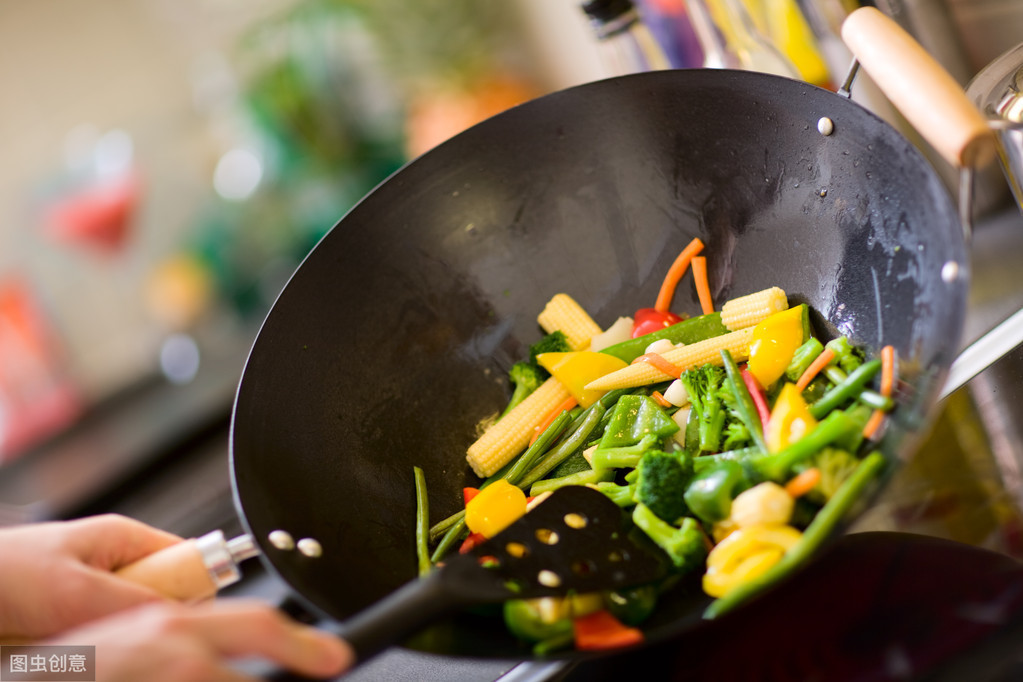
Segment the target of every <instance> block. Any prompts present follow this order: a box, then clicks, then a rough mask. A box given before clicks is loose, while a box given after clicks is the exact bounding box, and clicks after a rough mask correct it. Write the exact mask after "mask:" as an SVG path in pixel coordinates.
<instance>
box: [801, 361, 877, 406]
mask: <svg viewBox="0 0 1023 682" xmlns="http://www.w3.org/2000/svg"><path fill="white" fill-rule="evenodd" d="M880 369H881V360H880V359H879V358H874V359H873V360H871V361H870V362H865V363H863V364H862V365H860V366H859V367H857V368H856V370H855V371H853V373H852V374H850V375H849V376H848V377H846V380H845V381H843V382H842V383H840V384H838V385H837V386H835V387H834V388H832V389H831V390H829V391H828V392H827V393H825V394H824V395H823V396H821V398H820V400H818V401H817V402H815V403H814V404H813V405H810V414H811V415H813V418H814V419H820V418H822V417H823V416H824V415H826V414H827V413H828V412H831V411H832V410H834V409H835V408H837V407H839V406H840V405H842V404H843V403H845V402H846V401H847V400H852V399H853V398H855V397H857V396H858V395H859V394H860V393H861V392H862V390H863V387H864V386H865V385H866V383H867V382H868V381H870V380H871V379H872V378H874V375H875V374H877V372H878V370H880Z"/></svg>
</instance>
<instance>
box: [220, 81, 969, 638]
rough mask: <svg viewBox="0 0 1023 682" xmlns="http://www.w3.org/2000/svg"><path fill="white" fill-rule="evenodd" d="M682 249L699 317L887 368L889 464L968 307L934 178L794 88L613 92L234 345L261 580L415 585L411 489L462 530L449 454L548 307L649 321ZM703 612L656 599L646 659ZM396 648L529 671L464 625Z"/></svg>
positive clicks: (446, 161)
mask: <svg viewBox="0 0 1023 682" xmlns="http://www.w3.org/2000/svg"><path fill="white" fill-rule="evenodd" d="M822 117H827V118H829V119H831V121H833V123H834V132H833V134H831V135H828V136H825V135H823V134H821V133H820V132H819V131H818V127H817V124H818V121H819V120H820V119H821V118H822ZM693 237H700V238H701V239H702V240H703V241H704V242H705V243H706V254H707V256H708V267H709V271H710V273H711V274H710V276H711V284H712V288H713V293H714V296H715V300H717V301H724V300H726V299H728V298H730V297H734V296H738V295H741V294H745V293H750V292H752V291H755V290H759V289H763V288H766V287H768V286H772V285H778V286H781V287H782V288H784V289H785V290H786V291H787V292H788V293H789V295H790V298H791V299H792V300H793V301H796V302H806V303H809V304H810V305H811V306H812V308H813V309H814V310H815V311H816V312H817V313H818V315H817V319H816V320H815V322H816V323H817V325H818V326H819V328H820V330H821V331H822V332H823V333H830V334H834V333H844V334H848V335H849V336H850V337H851V338H853V339H854V340H855V341H857V342H859V343H862V344H865V345H867V346H870V347H872V348H879V347H880V346H882V345H884V344H892V345H893V346H895V348H896V349H897V351H898V354H899V357H900V380H901V388H900V392H899V398H900V405H899V408H898V410H897V413H896V416H895V418H894V421H893V423H892V424H891V425H890V428H889V429H888V431H887V433H886V435H885V437H884V439H883V441H882V443H881V449H882V450H883V452H884V454H885V455H886V457H888V458H889V459H890V460H892V461H894V460H896V459H899V458H904V457H908V456H910V454H911V453H912V451H913V443H914V442H915V440H916V438H917V437H918V432H919V429H920V427H921V425H922V424H923V423H924V421H925V419H926V417H927V415H928V413H929V409H930V407H931V406H932V404H933V403H934V401H935V398H936V394H937V391H938V390H939V389H940V387H941V384H942V381H943V379H944V376H945V374H946V372H947V370H948V367H949V365H950V363H951V362H952V360H953V357H954V355H955V351H956V350H957V348H958V339H959V335H960V329H961V327H962V324H963V320H964V309H965V302H966V294H967V269H968V258H967V252H966V248H965V245H964V239H963V230H962V226H961V224H960V222H959V219H958V217H957V211H956V208H955V206H954V205H953V203H952V202H951V200H950V199H949V197H948V195H947V192H946V190H945V187H944V185H943V184H942V182H941V181H940V179H939V178H938V176H937V175H936V173H935V172H934V171H933V169H932V168H931V167H930V166H929V165H928V164H927V163H926V162H925V160H924V158H923V157H922V156H921V154H920V153H919V152H918V151H917V150H916V149H915V148H914V147H913V146H912V145H911V144H910V143H909V142H907V141H906V140H905V139H904V138H903V137H902V136H900V135H899V134H897V133H896V132H895V131H894V130H893V129H892V128H890V127H889V126H887V125H886V124H884V123H883V122H882V121H881V120H879V119H878V118H876V117H875V116H873V115H872V114H870V113H868V112H866V111H865V110H863V109H862V108H861V107H860V106H858V105H856V104H854V103H852V102H849V101H847V100H846V99H844V98H842V97H839V96H837V95H835V94H833V93H830V92H827V91H824V90H819V89H816V88H814V87H812V86H809V85H806V84H803V83H799V82H795V81H791V80H786V79H781V78H776V77H772V76H767V75H761V74H751V73H742V72H721V71H714V72H711V71H680V72H664V73H652V74H644V75H636V76H629V77H626V78H620V79H613V80H608V81H603V82H599V83H594V84H589V85H584V86H581V87H578V88H574V89H571V90H567V91H564V92H560V93H556V94H553V95H550V96H547V97H544V98H541V99H539V100H536V101H533V102H530V103H528V104H525V105H523V106H520V107H518V108H516V109H513V110H511V111H508V112H506V113H504V114H501V115H499V116H497V117H495V118H493V119H490V120H488V121H486V122H484V123H482V124H480V125H478V126H476V127H475V128H472V129H470V130H468V131H466V132H464V133H462V134H461V135H459V136H457V137H456V138H454V139H452V140H450V141H448V142H446V143H444V144H442V145H441V146H440V147H438V148H436V149H434V150H433V151H431V152H430V153H428V154H426V155H425V156H423V157H422V158H420V159H418V160H416V161H414V162H412V163H411V164H409V165H408V166H407V167H405V168H404V169H403V170H401V171H400V172H398V173H397V174H396V175H394V176H393V177H392V178H390V179H389V180H388V181H386V182H385V183H383V184H382V185H381V186H379V187H378V188H377V189H376V190H375V191H374V192H373V193H371V194H370V195H369V196H367V197H366V198H365V199H364V200H363V201H362V202H361V203H360V204H359V205H358V206H356V207H355V208H354V209H353V210H352V211H351V212H350V213H349V214H348V215H346V216H345V217H344V218H343V219H342V220H341V221H340V222H339V223H338V224H337V225H336V226H335V227H334V228H333V230H332V231H331V232H330V233H329V234H328V235H327V236H326V237H325V238H324V239H323V240H322V242H321V243H320V244H319V245H318V246H317V247H316V248H315V249H314V250H313V252H312V253H311V254H310V255H309V256H308V257H307V259H306V260H305V262H304V263H303V264H302V265H301V267H300V268H299V269H298V271H297V272H296V273H295V275H294V277H293V278H292V279H291V281H290V282H289V283H288V285H287V286H286V288H285V289H284V291H283V292H282V294H281V295H280V298H279V299H278V301H277V302H276V304H275V305H274V307H273V309H272V311H271V312H270V314H269V315H268V317H267V319H266V321H265V323H264V325H263V328H262V329H261V331H260V333H259V335H258V338H257V339H256V342H255V344H254V346H253V348H252V352H251V355H250V357H249V360H248V363H247V365H246V368H245V371H244V375H243V377H242V381H241V385H240V388H239V391H238V395H237V401H236V405H235V411H234V419H233V427H232V436H233V437H232V465H233V472H234V480H235V486H236V499H237V506H238V508H239V510H240V511H241V512H242V513H243V515H244V520H245V523H246V525H247V526H248V530H249V531H250V533H251V535H252V537H253V538H254V539H255V541H256V542H257V543H258V544H259V545H260V548H261V550H262V552H263V558H264V561H265V563H266V564H267V566H268V567H269V568H270V569H271V570H273V571H274V572H276V573H278V574H279V575H280V576H281V577H282V578H283V579H284V580H285V582H286V583H287V584H288V585H290V586H291V587H292V588H293V589H294V591H295V592H296V593H297V594H299V595H300V596H301V597H303V598H304V600H305V601H306V602H308V604H309V605H310V606H311V607H312V608H313V609H315V610H316V611H319V612H321V613H323V614H324V615H326V616H329V617H331V618H334V619H342V620H343V619H344V618H346V617H347V616H349V615H351V614H353V613H354V612H356V611H358V610H360V609H362V608H363V607H366V606H367V605H369V604H370V603H372V602H374V601H376V600H378V599H380V598H381V597H383V596H385V595H386V594H388V593H390V592H391V591H393V590H394V589H396V588H397V587H399V586H400V585H402V584H403V583H404V582H406V581H408V580H410V579H411V578H413V577H414V576H415V573H416V561H415V553H414V545H413V537H414V518H415V493H414V488H413V476H412V467H413V466H414V465H418V466H421V467H423V468H424V469H425V472H426V478H427V483H428V486H429V494H430V503H431V512H432V516H433V519H434V520H438V519H440V518H443V517H444V516H446V515H448V514H450V513H453V512H454V511H456V510H457V509H458V508H459V506H460V503H461V490H462V487H463V486H466V485H474V484H477V483H478V480H477V479H475V478H474V476H473V475H472V473H471V471H470V470H469V468H468V467H467V466H466V464H465V461H464V453H465V449H466V446H467V445H468V444H469V443H470V442H472V440H473V432H474V427H475V425H476V423H477V422H478V421H479V420H480V419H482V418H483V417H485V416H487V415H488V414H492V413H494V412H497V411H499V409H500V408H501V407H503V405H504V403H505V402H506V400H507V396H508V386H507V383H506V381H505V374H506V371H507V369H508V367H509V366H510V365H511V364H512V363H513V362H515V361H517V360H519V359H521V358H522V357H523V355H524V354H525V352H526V349H527V347H528V345H529V344H530V343H531V342H533V341H534V340H536V339H537V338H538V337H539V334H540V332H539V330H538V329H537V326H536V322H535V318H536V314H537V313H538V312H539V310H540V309H541V308H542V306H543V304H544V302H545V301H546V300H547V299H548V298H550V296H551V295H553V294H555V293H557V292H561V291H564V292H567V293H570V294H571V295H572V296H573V297H575V298H576V300H578V301H579V302H580V303H581V304H582V306H583V307H585V308H586V309H587V310H588V311H589V312H590V313H591V315H592V316H593V317H594V318H595V319H596V320H597V321H598V323H601V324H603V325H607V324H610V323H611V322H612V321H613V320H614V319H615V318H616V317H617V316H619V315H622V314H631V312H632V311H633V310H635V309H636V308H637V307H642V306H648V305H650V304H651V302H652V301H653V300H654V298H655V297H656V294H657V288H658V285H659V282H660V278H661V276H662V275H663V273H664V272H665V271H666V270H667V268H668V265H669V264H670V263H671V261H672V259H673V258H674V256H675V255H676V254H677V252H678V251H679V249H680V248H681V247H682V246H683V245H685V244H686V243H687V242H688V241H689V240H690V239H692V238H693ZM943 272H944V273H945V277H944V278H943V276H942V273H943ZM953 275H954V276H953ZM675 309H676V310H678V311H684V312H689V313H693V312H695V311H697V310H698V305H697V303H696V299H695V296H694V295H691V294H690V293H689V292H688V291H687V290H686V289H685V288H683V289H682V290H681V292H680V294H679V295H678V296H677V298H676V304H675ZM276 530H284V531H287V532H288V533H290V534H291V536H293V537H294V538H295V539H298V538H314V539H315V540H317V541H318V542H319V544H320V546H322V549H323V552H322V556H318V557H307V556H305V555H303V554H302V553H300V552H297V551H294V550H290V551H289V550H280V549H277V548H276V547H275V546H274V545H273V544H272V543H271V542H270V541H269V540H268V538H269V536H270V534H271V533H272V532H273V531H276ZM705 604H706V601H705V599H704V598H701V597H699V596H696V597H694V596H682V597H680V598H678V599H674V600H669V601H667V602H665V603H664V604H663V605H662V608H660V609H659V611H658V612H657V614H656V616H655V618H654V619H653V620H652V621H651V622H650V624H649V627H648V628H647V636H648V638H649V639H651V640H657V639H660V638H664V637H667V636H671V635H675V634H678V633H679V632H681V631H683V630H685V629H686V628H689V627H693V626H694V625H696V624H698V623H699V621H700V613H701V611H702V608H703V606H705ZM409 645H410V646H412V647H414V648H418V649H422V650H427V651H434V652H439V653H445V654H459V655H463V654H464V655H473V656H500V657H522V656H524V655H528V650H527V649H525V648H523V647H521V646H520V645H517V644H516V643H515V642H514V640H513V639H512V638H511V637H510V636H508V635H507V634H506V633H505V631H504V629H503V626H502V624H501V621H500V619H499V618H488V617H485V616H482V615H479V614H466V615H463V616H460V617H457V618H453V619H451V620H449V621H446V622H444V623H442V624H440V625H437V626H435V627H433V628H431V629H430V630H428V631H426V632H425V633H423V634H422V635H420V636H418V637H416V638H414V639H413V640H412V641H411V642H409Z"/></svg>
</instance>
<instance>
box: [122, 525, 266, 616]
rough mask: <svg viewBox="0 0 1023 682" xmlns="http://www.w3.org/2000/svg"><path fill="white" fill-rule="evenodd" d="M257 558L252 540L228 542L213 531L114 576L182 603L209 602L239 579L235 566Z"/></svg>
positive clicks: (256, 549)
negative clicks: (221, 590) (219, 591)
mask: <svg viewBox="0 0 1023 682" xmlns="http://www.w3.org/2000/svg"><path fill="white" fill-rule="evenodd" d="M257 554H259V549H258V548H257V547H256V545H255V543H254V542H252V539H251V538H250V537H249V536H247V535H241V536H239V537H237V538H234V539H232V540H230V541H228V540H226V539H225V538H224V534H223V532H221V531H219V530H215V531H213V532H212V533H207V534H206V535H203V536H202V537H199V538H193V539H190V540H184V541H182V542H179V543H177V544H176V545H171V546H170V547H166V548H164V549H162V550H160V551H159V552H154V553H153V554H150V555H149V556H147V557H143V558H142V559H139V560H138V561H136V562H135V563H132V564H129V565H127V566H125V567H123V568H121V569H118V570H117V571H116V572H115V573H116V575H117V576H119V577H121V578H124V579H125V580H130V581H131V582H134V583H137V584H139V585H145V586H146V587H149V588H151V589H153V590H155V591H156V592H159V593H160V594H162V595H164V596H165V597H169V598H171V599H176V600H178V601H185V602H197V601H202V600H204V599H209V598H210V597H212V596H213V595H215V594H216V593H217V590H219V589H220V588H222V587H226V586H227V585H230V584H232V583H234V582H237V581H238V580H239V579H240V578H241V571H240V569H239V568H238V563H239V562H241V561H243V560H245V559H248V558H250V557H253V556H256V555H257Z"/></svg>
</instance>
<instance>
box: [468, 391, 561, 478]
mask: <svg viewBox="0 0 1023 682" xmlns="http://www.w3.org/2000/svg"><path fill="white" fill-rule="evenodd" d="M570 395H571V394H570V393H569V392H568V389H566V388H565V387H564V386H562V385H561V382H560V381H558V380H557V379H555V378H554V377H551V378H549V379H547V381H545V382H543V383H542V384H540V387H539V388H537V389H536V390H535V391H533V392H532V393H530V394H529V395H528V396H526V398H525V399H524V400H523V401H522V402H521V403H519V404H518V405H516V406H515V407H513V408H512V410H511V412H509V413H508V414H506V415H504V416H503V417H501V419H500V420H499V421H498V422H497V423H496V424H494V425H493V426H491V427H490V428H489V429H487V430H486V431H485V432H484V433H483V435H482V436H480V437H479V439H478V440H477V441H476V442H475V443H473V444H472V445H470V446H469V449H468V450H467V451H466V454H465V459H466V461H467V462H469V466H471V467H472V470H473V471H474V472H476V475H477V476H479V477H480V478H487V477H488V476H492V475H493V474H495V473H496V472H497V470H498V469H500V468H501V467H503V466H504V465H505V464H507V463H508V462H510V461H511V460H512V458H514V457H515V456H516V455H517V454H519V453H520V452H522V451H523V450H525V449H526V446H527V445H529V439H530V438H531V437H532V435H533V429H534V428H535V427H536V426H538V425H539V424H540V423H541V422H542V421H543V420H544V417H546V416H547V415H549V414H550V413H551V410H553V409H554V408H556V407H557V406H558V405H560V404H561V403H563V402H565V400H566V399H568V397H569V396H570Z"/></svg>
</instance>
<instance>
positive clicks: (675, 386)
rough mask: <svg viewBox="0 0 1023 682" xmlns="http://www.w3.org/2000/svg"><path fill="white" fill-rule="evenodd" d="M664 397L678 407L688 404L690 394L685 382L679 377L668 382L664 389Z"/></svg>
mask: <svg viewBox="0 0 1023 682" xmlns="http://www.w3.org/2000/svg"><path fill="white" fill-rule="evenodd" d="M664 399H665V400H667V401H668V402H669V403H671V404H672V405H675V406H676V407H682V406H683V405H688V404H689V394H688V393H687V392H686V387H685V384H683V383H682V382H681V381H680V380H679V379H675V381H673V382H671V383H670V384H668V388H666V389H664Z"/></svg>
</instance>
